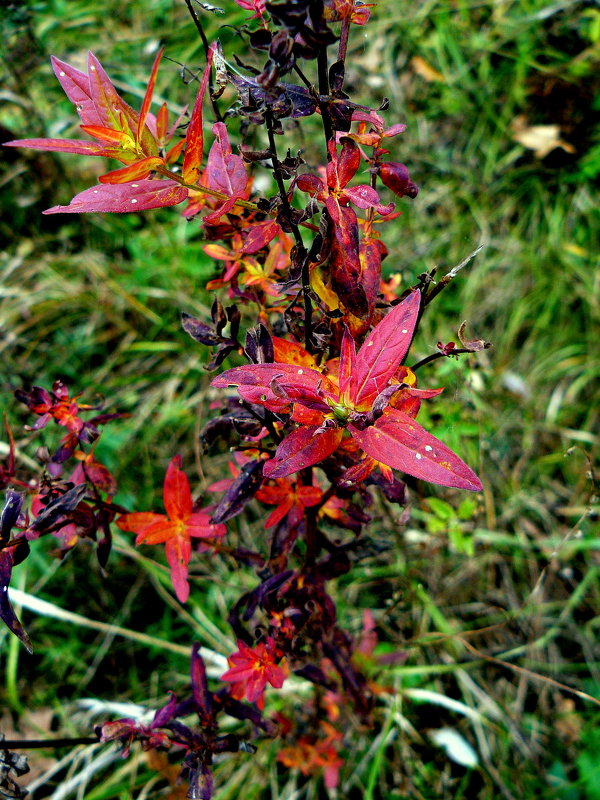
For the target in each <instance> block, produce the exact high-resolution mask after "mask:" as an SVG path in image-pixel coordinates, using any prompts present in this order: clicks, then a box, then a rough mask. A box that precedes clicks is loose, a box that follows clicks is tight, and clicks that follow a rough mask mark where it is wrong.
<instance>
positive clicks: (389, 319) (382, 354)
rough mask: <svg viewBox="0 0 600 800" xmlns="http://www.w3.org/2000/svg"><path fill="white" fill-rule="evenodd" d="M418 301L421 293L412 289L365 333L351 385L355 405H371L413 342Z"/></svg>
mask: <svg viewBox="0 0 600 800" xmlns="http://www.w3.org/2000/svg"><path fill="white" fill-rule="evenodd" d="M420 302H421V294H420V292H419V291H418V290H415V291H414V292H411V293H410V294H409V295H408V297H407V298H405V299H404V300H403V301H402V302H401V303H399V304H398V305H397V306H395V307H394V308H393V309H392V310H391V311H390V312H389V313H388V315H387V316H386V317H385V319H383V320H382V321H381V322H380V323H379V325H377V326H376V327H375V328H373V330H372V331H371V333H370V334H369V336H367V338H366V340H365V342H364V344H363V346H362V347H361V348H360V350H359V352H358V355H357V357H356V373H355V376H354V380H353V382H352V388H351V392H352V396H353V400H354V403H355V404H356V406H357V407H364V408H367V407H370V406H371V405H372V403H373V401H374V400H375V398H376V397H377V395H378V394H379V392H381V391H382V390H383V389H385V387H386V386H387V385H388V383H389V380H390V378H391V377H392V375H393V374H394V372H395V371H396V370H397V369H398V366H399V365H400V364H401V363H402V359H403V358H404V356H405V355H406V353H407V351H408V348H409V347H410V343H411V341H412V336H413V331H414V328H415V325H416V323H417V317H418V315H419V307H420Z"/></svg>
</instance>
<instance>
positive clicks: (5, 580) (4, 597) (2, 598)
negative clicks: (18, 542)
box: [0, 547, 33, 653]
mask: <svg viewBox="0 0 600 800" xmlns="http://www.w3.org/2000/svg"><path fill="white" fill-rule="evenodd" d="M13 550H14V547H9V548H7V549H6V550H0V619H2V620H3V621H4V622H5V623H6V625H7V626H8V629H9V630H10V631H12V632H13V633H14V634H15V636H18V637H19V639H20V640H21V641H22V642H23V644H24V645H25V647H26V648H27V650H28V652H30V653H33V647H32V646H31V640H30V639H29V636H28V635H27V633H26V632H25V629H24V628H23V626H22V625H21V623H20V622H19V620H18V618H17V615H16V614H15V612H14V610H13V607H12V606H11V604H10V600H9V598H8V584H9V583H10V576H11V574H12V568H13Z"/></svg>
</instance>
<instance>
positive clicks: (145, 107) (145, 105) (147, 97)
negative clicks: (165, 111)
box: [136, 47, 165, 142]
mask: <svg viewBox="0 0 600 800" xmlns="http://www.w3.org/2000/svg"><path fill="white" fill-rule="evenodd" d="M164 52H165V48H164V47H161V48H160V50H159V51H158V53H157V54H156V58H155V59H154V64H153V65H152V72H151V73H150V80H149V81H148V86H147V87H146V93H145V94H144V100H143V101H142V107H141V109H140V116H139V119H138V126H137V136H136V138H137V141H138V142H139V141H141V140H142V135H143V133H144V126H145V125H146V117H147V116H148V111H149V110H150V104H151V103H152V95H153V94H154V86H155V84H156V75H157V73H158V65H159V64H160V60H161V58H162V56H163V53H164ZM159 113H160V112H159Z"/></svg>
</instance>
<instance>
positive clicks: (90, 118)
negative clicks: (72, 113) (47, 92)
mask: <svg viewBox="0 0 600 800" xmlns="http://www.w3.org/2000/svg"><path fill="white" fill-rule="evenodd" d="M51 61H52V68H53V69H54V74H55V75H56V77H57V78H58V80H59V81H60V85H61V86H62V88H63V90H64V92H65V94H66V95H67V97H68V98H69V100H70V101H71V102H72V103H73V104H74V105H75V108H76V110H77V113H78V114H79V118H80V119H81V121H82V123H83V124H84V125H102V124H103V120H104V117H101V116H100V115H99V114H98V111H97V110H96V106H95V104H94V101H93V99H92V96H91V94H90V79H89V78H88V76H87V75H86V74H85V72H81V71H80V70H78V69H75V67H72V66H70V65H69V64H66V63H65V62H64V61H60V60H59V59H58V58H55V57H54V56H52V57H51Z"/></svg>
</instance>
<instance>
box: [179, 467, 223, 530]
mask: <svg viewBox="0 0 600 800" xmlns="http://www.w3.org/2000/svg"><path fill="white" fill-rule="evenodd" d="M227 483H228V485H229V483H230V481H228V482H227ZM213 486H214V484H213ZM226 488H227V487H226ZM186 529H187V532H188V535H189V536H193V537H194V538H196V539H220V538H221V537H222V536H225V534H226V533H227V528H226V527H225V525H223V523H219V524H218V525H215V524H214V523H212V522H211V521H210V514H209V513H208V512H207V511H196V512H195V513H194V514H191V515H190V517H189V518H188V520H187V522H186Z"/></svg>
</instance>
